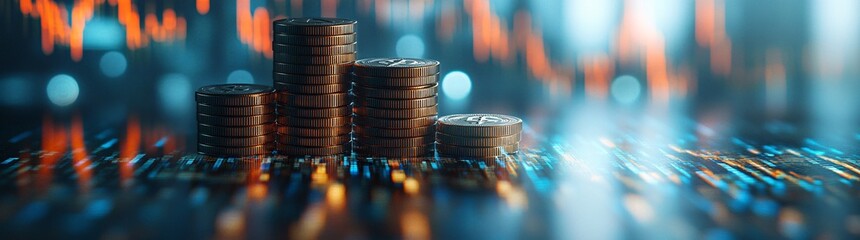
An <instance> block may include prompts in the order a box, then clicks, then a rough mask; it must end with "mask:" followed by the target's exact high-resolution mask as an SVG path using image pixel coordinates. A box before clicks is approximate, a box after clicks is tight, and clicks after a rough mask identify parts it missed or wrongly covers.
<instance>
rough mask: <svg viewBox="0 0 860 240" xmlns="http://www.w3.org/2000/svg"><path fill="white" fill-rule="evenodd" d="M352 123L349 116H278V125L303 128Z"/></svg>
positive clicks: (339, 125) (338, 125)
mask: <svg viewBox="0 0 860 240" xmlns="http://www.w3.org/2000/svg"><path fill="white" fill-rule="evenodd" d="M350 123H352V118H350V117H349V116H344V117H332V118H297V117H289V116H278V125H283V126H290V127H303V128H329V127H341V126H347V125H349V124H350Z"/></svg>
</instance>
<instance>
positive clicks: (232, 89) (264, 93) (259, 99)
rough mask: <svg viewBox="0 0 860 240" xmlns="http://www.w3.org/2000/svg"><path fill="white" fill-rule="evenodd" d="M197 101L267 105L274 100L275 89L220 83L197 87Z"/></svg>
mask: <svg viewBox="0 0 860 240" xmlns="http://www.w3.org/2000/svg"><path fill="white" fill-rule="evenodd" d="M195 95H196V99H197V103H200V104H207V105H218V106H251V105H266V104H270V103H272V102H273V100H274V98H275V89H273V88H272V87H269V86H263V85H254V84H218V85H209V86H205V87H201V88H198V89H197V93H196V94H195Z"/></svg>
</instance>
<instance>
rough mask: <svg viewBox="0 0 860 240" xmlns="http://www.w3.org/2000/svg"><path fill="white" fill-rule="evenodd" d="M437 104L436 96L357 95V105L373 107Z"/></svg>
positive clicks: (414, 106)
mask: <svg viewBox="0 0 860 240" xmlns="http://www.w3.org/2000/svg"><path fill="white" fill-rule="evenodd" d="M435 105H436V97H428V98H417V99H381V98H367V97H355V106H359V107H371V108H390V109H407V108H423V107H432V106H435Z"/></svg>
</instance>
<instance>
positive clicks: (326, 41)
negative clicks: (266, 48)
mask: <svg viewBox="0 0 860 240" xmlns="http://www.w3.org/2000/svg"><path fill="white" fill-rule="evenodd" d="M274 41H275V43H282V44H288V45H303V46H332V45H344V44H350V43H354V42H355V33H351V34H343V35H329V36H308V35H287V34H275V35H274Z"/></svg>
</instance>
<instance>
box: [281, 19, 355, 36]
mask: <svg viewBox="0 0 860 240" xmlns="http://www.w3.org/2000/svg"><path fill="white" fill-rule="evenodd" d="M355 23H356V21H355V20H350V19H343V18H288V19H278V20H275V21H274V24H272V25H273V29H272V30H274V33H275V34H291V35H343V34H352V33H354V32H355Z"/></svg>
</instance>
